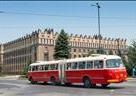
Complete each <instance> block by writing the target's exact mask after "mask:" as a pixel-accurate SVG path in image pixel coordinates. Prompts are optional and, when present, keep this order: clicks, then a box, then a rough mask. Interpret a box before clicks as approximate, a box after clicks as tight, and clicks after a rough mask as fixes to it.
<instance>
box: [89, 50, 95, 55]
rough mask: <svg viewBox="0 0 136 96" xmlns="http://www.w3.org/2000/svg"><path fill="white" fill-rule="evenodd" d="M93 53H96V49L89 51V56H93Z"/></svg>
mask: <svg viewBox="0 0 136 96" xmlns="http://www.w3.org/2000/svg"><path fill="white" fill-rule="evenodd" d="M92 54H96V52H95V51H94V50H91V51H89V52H88V56H91V55H92Z"/></svg>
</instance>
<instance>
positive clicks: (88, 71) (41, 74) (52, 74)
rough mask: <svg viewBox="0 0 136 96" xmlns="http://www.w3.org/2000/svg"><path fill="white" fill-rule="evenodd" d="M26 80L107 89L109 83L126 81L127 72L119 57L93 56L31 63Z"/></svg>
mask: <svg viewBox="0 0 136 96" xmlns="http://www.w3.org/2000/svg"><path fill="white" fill-rule="evenodd" d="M28 79H29V81H30V82H31V83H37V82H44V83H47V82H52V83H53V84H56V83H61V84H72V83H83V84H84V87H87V88H89V87H95V86H96V84H101V86H102V87H107V86H108V85H109V84H110V83H120V82H124V81H127V72H126V68H125V66H124V65H123V63H122V60H121V58H120V57H119V56H116V55H93V56H90V57H83V58H74V59H65V60H57V61H43V62H37V63H33V64H31V65H30V66H29V71H28Z"/></svg>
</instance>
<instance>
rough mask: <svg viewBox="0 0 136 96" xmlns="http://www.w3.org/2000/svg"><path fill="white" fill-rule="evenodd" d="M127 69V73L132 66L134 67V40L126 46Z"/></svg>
mask: <svg viewBox="0 0 136 96" xmlns="http://www.w3.org/2000/svg"><path fill="white" fill-rule="evenodd" d="M126 64H127V65H126V67H127V70H129V72H130V73H129V74H131V71H132V69H133V68H136V41H133V42H132V44H131V46H129V48H128V63H126Z"/></svg>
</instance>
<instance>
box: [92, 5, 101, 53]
mask: <svg viewBox="0 0 136 96" xmlns="http://www.w3.org/2000/svg"><path fill="white" fill-rule="evenodd" d="M92 6H95V7H97V9H98V40H99V45H98V46H99V47H98V52H99V53H101V50H100V49H101V46H100V44H101V42H100V40H101V33H100V32H101V31H100V8H101V7H100V5H99V3H96V4H95V5H92Z"/></svg>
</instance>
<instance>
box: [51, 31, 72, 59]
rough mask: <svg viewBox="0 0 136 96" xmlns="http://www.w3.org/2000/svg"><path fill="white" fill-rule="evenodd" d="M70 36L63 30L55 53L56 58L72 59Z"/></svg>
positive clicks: (57, 41)
mask: <svg viewBox="0 0 136 96" xmlns="http://www.w3.org/2000/svg"><path fill="white" fill-rule="evenodd" d="M68 39H69V36H68V34H67V33H66V32H65V31H64V30H63V29H62V30H61V32H60V34H59V35H58V38H57V40H56V44H55V52H54V58H55V59H57V60H59V59H64V58H69V57H70V46H69V42H68Z"/></svg>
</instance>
